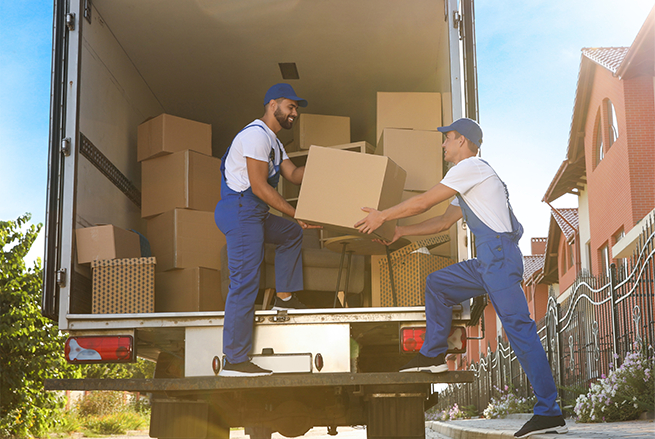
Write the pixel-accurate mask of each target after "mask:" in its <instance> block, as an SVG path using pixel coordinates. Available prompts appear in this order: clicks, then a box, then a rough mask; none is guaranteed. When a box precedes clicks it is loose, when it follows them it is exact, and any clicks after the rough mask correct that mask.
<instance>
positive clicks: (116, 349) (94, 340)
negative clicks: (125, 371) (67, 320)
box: [64, 335, 135, 364]
mask: <svg viewBox="0 0 655 439" xmlns="http://www.w3.org/2000/svg"><path fill="white" fill-rule="evenodd" d="M64 353H65V355H66V361H68V362H69V363H74V364H83V363H132V362H134V361H135V354H134V338H133V337H132V336H131V335H114V336H88V337H69V338H68V340H66V347H65V348H64Z"/></svg>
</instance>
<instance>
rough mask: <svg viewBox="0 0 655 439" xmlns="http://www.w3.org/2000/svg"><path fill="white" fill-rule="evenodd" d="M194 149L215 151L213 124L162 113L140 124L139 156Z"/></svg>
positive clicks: (152, 155) (207, 151) (144, 156)
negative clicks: (213, 149)
mask: <svg viewBox="0 0 655 439" xmlns="http://www.w3.org/2000/svg"><path fill="white" fill-rule="evenodd" d="M186 149H191V150H193V151H198V152H201V153H203V154H206V155H211V154H212V126H211V125H209V124H206V123H202V122H196V121H194V120H189V119H183V118H181V117H177V116H173V115H170V114H160V115H159V116H157V117H154V118H152V119H150V120H147V121H145V122H143V123H142V124H141V125H139V127H138V128H137V160H138V161H143V160H146V159H150V158H153V157H158V156H160V155H165V154H170V153H173V152H177V151H184V150H186Z"/></svg>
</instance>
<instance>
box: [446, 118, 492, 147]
mask: <svg viewBox="0 0 655 439" xmlns="http://www.w3.org/2000/svg"><path fill="white" fill-rule="evenodd" d="M437 130H438V131H441V132H442V133H447V132H449V131H457V132H458V133H460V134H461V135H462V136H464V137H466V138H467V139H469V140H470V141H471V142H473V143H475V144H476V145H478V148H480V146H481V145H482V128H480V125H478V123H477V122H476V121H474V120H473V119H468V118H466V117H463V118H461V119H457V120H456V121H455V122H453V123H451V124H450V125H448V126H447V127H439V128H437Z"/></svg>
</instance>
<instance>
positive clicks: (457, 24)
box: [453, 11, 464, 40]
mask: <svg viewBox="0 0 655 439" xmlns="http://www.w3.org/2000/svg"><path fill="white" fill-rule="evenodd" d="M453 27H454V28H455V29H457V34H458V35H459V39H460V40H461V39H462V34H463V32H464V22H463V20H462V14H460V13H459V11H453Z"/></svg>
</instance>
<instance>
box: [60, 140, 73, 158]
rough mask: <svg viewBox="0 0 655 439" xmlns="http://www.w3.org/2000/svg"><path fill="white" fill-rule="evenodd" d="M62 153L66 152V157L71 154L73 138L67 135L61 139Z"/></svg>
mask: <svg viewBox="0 0 655 439" xmlns="http://www.w3.org/2000/svg"><path fill="white" fill-rule="evenodd" d="M61 153H62V154H64V155H65V156H66V157H68V156H69V155H71V138H70V137H66V138H65V139H61Z"/></svg>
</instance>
